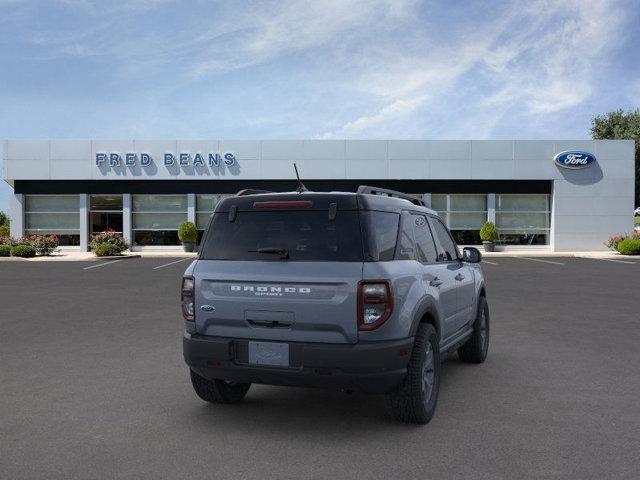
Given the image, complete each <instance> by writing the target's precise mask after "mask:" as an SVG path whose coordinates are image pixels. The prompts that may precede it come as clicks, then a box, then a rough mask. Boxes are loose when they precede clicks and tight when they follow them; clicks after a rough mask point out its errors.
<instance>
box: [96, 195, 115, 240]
mask: <svg viewBox="0 0 640 480" xmlns="http://www.w3.org/2000/svg"><path fill="white" fill-rule="evenodd" d="M89 210H90V212H91V233H92V234H95V233H100V232H104V231H105V230H113V231H115V232H118V233H122V195H91V197H90V199H89Z"/></svg>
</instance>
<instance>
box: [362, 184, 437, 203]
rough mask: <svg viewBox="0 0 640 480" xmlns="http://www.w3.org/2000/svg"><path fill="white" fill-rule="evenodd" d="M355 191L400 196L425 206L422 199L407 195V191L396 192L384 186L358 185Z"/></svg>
mask: <svg viewBox="0 0 640 480" xmlns="http://www.w3.org/2000/svg"><path fill="white" fill-rule="evenodd" d="M356 193H360V194H367V195H381V196H386V197H395V198H402V199H404V200H409V201H410V202H411V203H413V204H414V205H420V206H421V207H424V206H425V205H424V202H423V201H422V200H420V199H419V198H417V197H415V196H413V195H409V194H408V193H402V192H398V191H396V190H388V189H386V188H379V187H371V186H369V185H360V186H359V187H358V191H357V192H356Z"/></svg>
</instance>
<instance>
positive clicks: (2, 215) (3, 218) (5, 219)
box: [0, 212, 9, 225]
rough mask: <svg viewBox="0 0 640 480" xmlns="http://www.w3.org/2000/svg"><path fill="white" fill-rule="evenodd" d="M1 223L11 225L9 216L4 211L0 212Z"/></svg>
mask: <svg viewBox="0 0 640 480" xmlns="http://www.w3.org/2000/svg"><path fill="white" fill-rule="evenodd" d="M0 225H9V216H8V215H7V214H6V213H4V212H0Z"/></svg>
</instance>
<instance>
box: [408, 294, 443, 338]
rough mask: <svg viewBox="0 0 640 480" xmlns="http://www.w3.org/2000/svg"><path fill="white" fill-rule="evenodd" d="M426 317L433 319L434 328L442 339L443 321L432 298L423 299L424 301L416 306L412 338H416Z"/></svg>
mask: <svg viewBox="0 0 640 480" xmlns="http://www.w3.org/2000/svg"><path fill="white" fill-rule="evenodd" d="M425 315H429V316H430V317H431V318H432V319H433V327H434V328H435V329H436V332H437V333H438V337H439V338H442V328H441V326H442V325H441V319H440V315H439V314H438V309H437V308H436V302H435V300H434V299H433V298H432V297H423V298H422V300H420V302H419V303H418V304H417V305H416V307H415V309H414V314H413V322H412V324H411V332H410V334H411V336H412V337H413V336H415V334H416V332H417V331H418V325H420V322H421V321H422V319H423V318H424V316H425Z"/></svg>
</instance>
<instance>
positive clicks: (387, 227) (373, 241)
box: [360, 210, 400, 262]
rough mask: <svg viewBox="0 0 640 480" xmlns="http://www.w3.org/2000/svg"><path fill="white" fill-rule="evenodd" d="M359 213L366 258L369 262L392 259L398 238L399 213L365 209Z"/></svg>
mask: <svg viewBox="0 0 640 480" xmlns="http://www.w3.org/2000/svg"><path fill="white" fill-rule="evenodd" d="M360 215H361V219H362V228H363V237H364V239H365V254H366V259H367V260H368V261H371V262H384V261H388V260H393V259H394V255H395V251H396V242H397V240H398V224H399V223H400V214H398V213H393V212H377V211H373V210H365V211H362V212H361V214H360Z"/></svg>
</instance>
